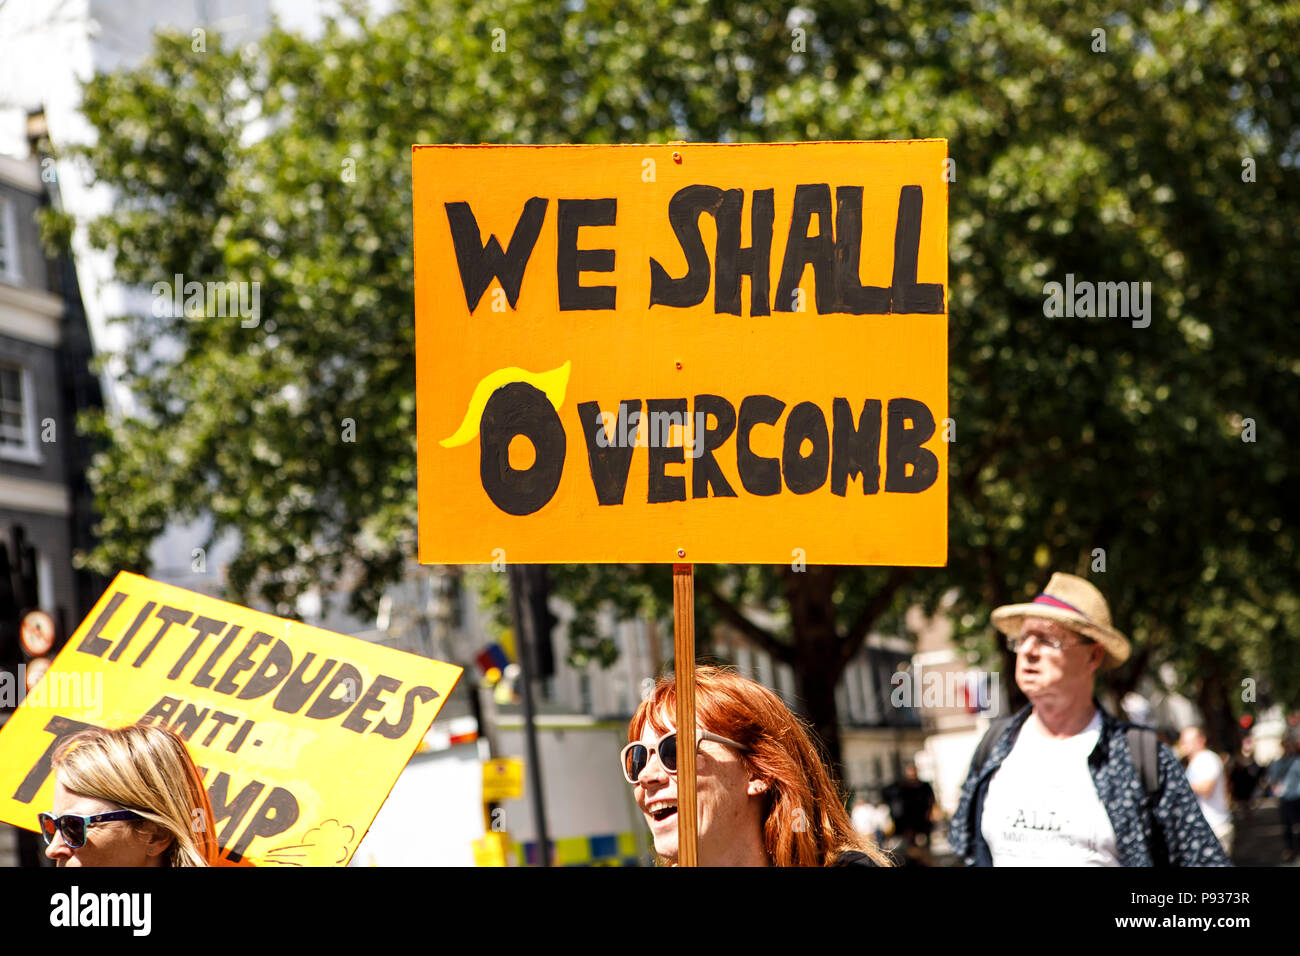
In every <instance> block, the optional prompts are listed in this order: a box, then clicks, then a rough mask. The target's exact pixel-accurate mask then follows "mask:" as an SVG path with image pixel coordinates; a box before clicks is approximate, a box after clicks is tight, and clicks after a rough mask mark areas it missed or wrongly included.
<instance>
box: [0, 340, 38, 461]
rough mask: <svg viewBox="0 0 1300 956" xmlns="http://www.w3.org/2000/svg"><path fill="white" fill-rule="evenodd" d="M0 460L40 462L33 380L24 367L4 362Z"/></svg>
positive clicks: (0, 367) (0, 386)
mask: <svg viewBox="0 0 1300 956" xmlns="http://www.w3.org/2000/svg"><path fill="white" fill-rule="evenodd" d="M0 458H9V459H13V460H16V461H26V462H31V463H32V464H38V463H39V462H40V455H38V454H37V452H36V402H35V400H34V397H33V395H32V377H31V374H30V373H29V372H28V371H27V370H26V369H25V368H23V367H22V366H21V365H11V364H9V363H7V362H0Z"/></svg>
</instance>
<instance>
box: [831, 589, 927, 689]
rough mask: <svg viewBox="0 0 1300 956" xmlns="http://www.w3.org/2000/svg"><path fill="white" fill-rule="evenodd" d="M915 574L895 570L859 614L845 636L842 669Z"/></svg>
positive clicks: (841, 650)
mask: <svg viewBox="0 0 1300 956" xmlns="http://www.w3.org/2000/svg"><path fill="white" fill-rule="evenodd" d="M913 573H914V571H913V569H912V568H894V570H893V573H892V574H890V576H889V580H888V581H886V582H885V583H884V585H883V586H882V587H881V588H880V590H879V591H877V592H876V593H875V594H874V595H873V596H872V598H871V600H870V601H868V602H867V606H866V607H864V608H863V609H862V610H861V611H860V612H859V613H858V616H857V619H856V620H855V621H854V622H853V624H852V626H850V627H849V630H848V632H847V633H846V634H845V635H844V641H843V642H842V643H841V645H840V666H841V667H845V666H847V665H848V662H849V661H850V660H852V659H853V655H854V654H856V653H857V652H858V648H860V647H861V646H862V642H863V641H864V640H866V637H867V632H868V631H869V630H871V625H873V624H875V623H876V619H877V618H879V617H880V615H881V614H883V613H884V612H885V608H887V607H889V603H890V601H892V600H893V599H894V594H895V592H896V591H898V589H899V588H900V587H902V586H903V585H904V584H906V583H907V581H908V579H909V578H911V577H912V574H913Z"/></svg>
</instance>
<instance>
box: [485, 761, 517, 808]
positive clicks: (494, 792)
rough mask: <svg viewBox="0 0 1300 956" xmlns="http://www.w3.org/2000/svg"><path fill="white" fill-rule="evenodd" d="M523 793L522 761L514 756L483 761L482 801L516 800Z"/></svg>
mask: <svg viewBox="0 0 1300 956" xmlns="http://www.w3.org/2000/svg"><path fill="white" fill-rule="evenodd" d="M523 794H524V762H523V761H522V760H519V759H518V758H516V757H500V758H497V759H495V760H485V761H483V802H484V803H496V802H497V801H498V800H518V799H519V798H520V797H522V796H523Z"/></svg>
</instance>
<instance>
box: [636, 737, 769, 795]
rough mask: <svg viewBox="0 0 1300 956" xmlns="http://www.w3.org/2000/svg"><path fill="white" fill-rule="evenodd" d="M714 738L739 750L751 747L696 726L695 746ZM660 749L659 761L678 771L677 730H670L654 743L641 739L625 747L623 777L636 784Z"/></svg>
mask: <svg viewBox="0 0 1300 956" xmlns="http://www.w3.org/2000/svg"><path fill="white" fill-rule="evenodd" d="M703 740H712V741H714V742H716V743H720V744H726V745H727V746H729V747H735V748H736V749H737V750H739V751H742V752H744V751H747V750H748V749H749V748H748V747H746V746H745V745H744V744H738V743H736V742H735V741H734V740H731V739H729V738H727V737H719V736H718V735H717V734H711V733H709V732H708V731H707V730H702V729H701V728H699V727H696V728H695V746H696V747H699V745H700V741H703ZM656 751H658V753H659V762H660V763H662V764H663V765H664V769H665V770H667V771H668V772H669V773H676V772H677V731H675V730H670V731H668V733H666V734H664V735H663V736H662V737H660V738H659V739H658V740H656V741H655V742H654V744H653V745H651V746H649V747H647V746H646V745H645V744H643V743H641V742H640V741H639V740H637V741H633V742H632V743H630V744H628V745H627V746H626V747H624V748H623V752H622V753H620V754H619V755H618V758H619V763H620V764H622V765H623V777H624V779H626V780H627V782H628V783H632V784H635V783H636V782H637V780H638V779H639V778H640V776H641V774H642V773H643V772H644V771H645V768H646V766H647V765H648V764H649V763H650V755H651V754H652V753H655V752H656Z"/></svg>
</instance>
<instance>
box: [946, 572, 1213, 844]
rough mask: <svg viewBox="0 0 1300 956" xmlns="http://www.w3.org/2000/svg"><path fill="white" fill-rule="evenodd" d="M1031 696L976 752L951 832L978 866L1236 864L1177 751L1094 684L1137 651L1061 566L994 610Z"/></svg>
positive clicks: (1088, 589) (1098, 601)
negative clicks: (1030, 594) (1025, 597)
mask: <svg viewBox="0 0 1300 956" xmlns="http://www.w3.org/2000/svg"><path fill="white" fill-rule="evenodd" d="M993 623H994V625H995V626H996V627H997V628H998V630H1000V631H1002V632H1003V633H1004V634H1006V635H1007V644H1008V646H1009V647H1010V648H1011V649H1012V650H1013V651H1015V653H1016V684H1017V685H1018V686H1019V687H1020V689H1021V690H1022V691H1023V692H1024V694H1025V696H1026V697H1027V698H1028V699H1029V704H1028V706H1026V707H1025V708H1023V709H1022V710H1021V711H1020V712H1019V713H1017V714H1015V715H1013V716H1010V717H1004V718H1001V719H1000V720H997V721H995V722H994V723H993V726H991V727H990V728H989V732H988V733H987V734H986V735H985V739H984V740H983V741H982V742H981V744H980V746H979V748H978V749H977V751H976V753H975V758H974V759H973V760H972V761H971V768H970V773H969V774H968V775H967V777H966V782H965V784H964V785H963V786H962V791H961V799H960V801H959V802H958V805H957V810H956V812H955V813H954V814H953V818H952V828H951V832H950V834H949V843H950V844H951V845H952V848H953V851H954V852H956V853H957V854H959V855H960V856H962V857H964V858H965V859H966V862H967V863H968V864H969V865H972V866H1153V865H1154V866H1164V865H1168V866H1228V865H1229V863H1228V858H1227V856H1226V855H1225V854H1224V852H1223V848H1222V847H1221V846H1220V845H1219V841H1218V839H1216V838H1215V836H1214V832H1213V831H1212V830H1211V829H1210V826H1209V824H1208V823H1206V821H1205V816H1204V815H1203V814H1202V813H1201V809H1200V806H1199V805H1198V803H1197V801H1196V796H1195V794H1193V793H1192V789H1191V787H1190V786H1189V785H1188V783H1187V777H1186V775H1185V774H1184V773H1183V769H1182V767H1181V766H1180V765H1179V763H1178V760H1177V759H1176V758H1175V757H1174V755H1173V752H1172V751H1171V750H1170V749H1169V748H1168V747H1166V746H1164V745H1163V744H1160V743H1158V741H1156V739H1155V734H1154V732H1153V731H1151V730H1147V729H1139V728H1133V727H1131V726H1130V725H1129V724H1127V723H1126V722H1125V721H1123V720H1119V719H1117V718H1115V717H1113V716H1111V715H1110V714H1108V713H1107V712H1106V711H1105V710H1103V709H1102V707H1101V705H1100V704H1099V703H1098V702H1097V699H1096V697H1095V696H1094V694H1093V684H1094V681H1095V680H1096V675H1097V673H1098V671H1104V670H1110V669H1113V668H1115V667H1119V666H1120V665H1121V664H1123V663H1124V661H1125V660H1127V659H1128V655H1129V642H1128V639H1127V638H1126V637H1125V636H1124V635H1123V634H1121V633H1120V632H1119V631H1118V630H1116V629H1115V628H1114V627H1113V626H1112V625H1111V620H1110V608H1109V607H1108V606H1107V604H1106V599H1105V598H1104V597H1102V595H1101V592H1100V591H1098V590H1097V589H1096V588H1095V587H1093V586H1092V585H1091V584H1089V583H1088V582H1087V581H1085V580H1083V579H1082V578H1078V577H1075V576H1074V575H1072V574H1062V573H1057V574H1053V575H1052V579H1051V580H1050V581H1049V582H1048V584H1047V588H1046V590H1045V591H1044V592H1043V593H1042V594H1040V595H1038V597H1036V598H1034V600H1033V601H1032V602H1030V603H1028V604H1012V605H1008V606H1005V607H1000V608H998V609H997V610H995V611H994V612H993Z"/></svg>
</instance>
